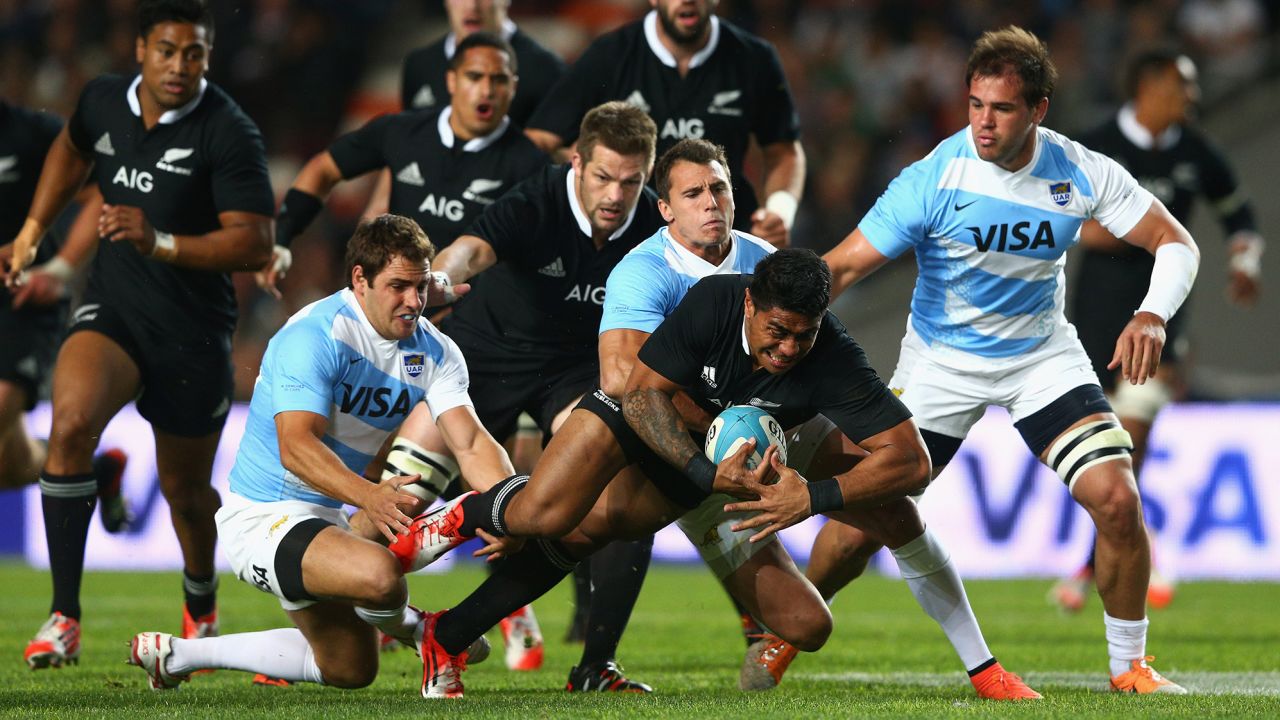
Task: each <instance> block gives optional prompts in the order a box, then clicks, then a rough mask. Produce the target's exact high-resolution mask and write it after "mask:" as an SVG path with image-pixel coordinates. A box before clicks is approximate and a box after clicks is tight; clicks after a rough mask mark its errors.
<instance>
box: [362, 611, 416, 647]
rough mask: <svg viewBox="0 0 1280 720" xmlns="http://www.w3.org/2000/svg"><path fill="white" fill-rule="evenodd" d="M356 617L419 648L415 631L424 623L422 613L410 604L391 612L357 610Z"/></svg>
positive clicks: (406, 643)
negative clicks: (415, 639)
mask: <svg viewBox="0 0 1280 720" xmlns="http://www.w3.org/2000/svg"><path fill="white" fill-rule="evenodd" d="M356 617H358V618H360V619H361V620H363V621H365V622H367V623H369V624H370V625H372V626H374V627H376V628H378V629H379V630H381V631H382V632H383V633H385V634H387V635H390V636H391V637H393V638H395V639H396V640H399V641H400V642H402V643H404V644H405V645H408V646H410V647H417V643H415V642H414V637H413V631H414V628H416V627H417V626H418V623H420V622H422V613H420V612H418V611H417V610H415V609H414V608H411V607H409V603H408V602H407V601H406V602H405V604H404V605H403V606H401V607H398V608H393V609H391V610H374V609H372V608H362V607H358V608H356Z"/></svg>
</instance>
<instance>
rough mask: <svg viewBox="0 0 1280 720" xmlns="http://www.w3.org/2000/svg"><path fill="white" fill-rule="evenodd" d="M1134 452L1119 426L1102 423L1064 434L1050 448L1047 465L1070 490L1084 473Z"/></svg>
mask: <svg viewBox="0 0 1280 720" xmlns="http://www.w3.org/2000/svg"><path fill="white" fill-rule="evenodd" d="M1132 450H1133V440H1132V439H1130V437H1129V433H1128V432H1126V431H1125V429H1124V428H1122V427H1120V424H1119V423H1116V422H1113V421H1111V420H1099V421H1097V422H1091V423H1086V424H1084V425H1081V426H1080V427H1077V428H1072V429H1071V430H1068V431H1066V432H1065V433H1063V434H1062V437H1060V438H1058V440H1057V441H1056V442H1054V444H1053V445H1052V446H1051V447H1050V448H1049V456H1048V464H1049V467H1050V468H1052V469H1053V471H1054V472H1056V473H1058V477H1060V478H1062V482H1064V483H1066V484H1067V489H1069V490H1070V489H1074V487H1075V483H1076V480H1078V479H1080V476H1081V475H1082V474H1084V471H1085V470H1088V469H1089V468H1091V467H1093V466H1094V465H1099V464H1101V463H1104V462H1110V461H1112V460H1119V459H1121V458H1123V457H1125V456H1127V455H1128V454H1129V453H1130V452H1131V451H1132Z"/></svg>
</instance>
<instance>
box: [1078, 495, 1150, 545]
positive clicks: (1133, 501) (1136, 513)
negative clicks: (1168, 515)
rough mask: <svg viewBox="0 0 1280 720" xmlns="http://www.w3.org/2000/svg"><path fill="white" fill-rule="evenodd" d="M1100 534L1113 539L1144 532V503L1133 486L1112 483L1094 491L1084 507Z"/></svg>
mask: <svg viewBox="0 0 1280 720" xmlns="http://www.w3.org/2000/svg"><path fill="white" fill-rule="evenodd" d="M1085 507H1086V509H1088V510H1089V514H1090V515H1092V516H1093V520H1094V523H1095V524H1096V525H1097V527H1098V532H1099V533H1101V534H1103V535H1106V536H1108V537H1111V538H1127V537H1131V536H1136V535H1137V534H1138V533H1140V532H1145V530H1144V529H1143V520H1142V499H1141V498H1140V497H1139V495H1138V490H1137V488H1136V487H1134V486H1133V485H1132V484H1131V483H1126V482H1112V483H1109V484H1108V485H1107V486H1106V487H1104V488H1099V489H1095V490H1094V491H1093V492H1091V493H1090V494H1089V496H1088V502H1087V503H1085Z"/></svg>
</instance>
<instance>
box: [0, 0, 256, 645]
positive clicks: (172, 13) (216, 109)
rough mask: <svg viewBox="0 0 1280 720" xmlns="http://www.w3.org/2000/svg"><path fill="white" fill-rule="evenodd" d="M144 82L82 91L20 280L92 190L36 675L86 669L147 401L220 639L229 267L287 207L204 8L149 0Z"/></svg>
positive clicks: (94, 84)
mask: <svg viewBox="0 0 1280 720" xmlns="http://www.w3.org/2000/svg"><path fill="white" fill-rule="evenodd" d="M138 16H139V34H138V39H137V59H138V62H139V63H140V64H141V65H142V72H141V75H139V76H138V77H136V78H128V77H120V76H111V75H106V76H102V77H99V78H97V79H95V80H93V81H91V82H90V83H89V84H88V85H87V86H86V87H85V89H84V91H83V93H81V96H80V100H79V104H78V105H77V107H76V111H75V114H74V115H73V116H72V117H71V120H70V121H69V122H68V123H67V127H66V128H65V129H63V131H62V132H61V134H59V136H58V138H57V139H56V140H55V141H54V143H53V146H52V147H51V149H50V151H49V155H48V157H47V158H46V160H45V164H44V171H43V173H42V175H41V178H40V183H39V185H38V186H37V189H36V195H35V199H34V202H33V203H32V206H31V211H30V214H29V215H28V217H27V220H26V224H25V225H24V227H23V229H22V231H20V233H19V235H18V238H17V240H16V242H15V249H14V258H13V261H14V269H17V270H21V269H22V268H23V267H25V266H26V265H27V264H29V263H30V262H31V260H32V259H33V257H34V256H35V254H36V252H37V250H38V247H39V241H40V238H41V236H42V235H43V234H44V229H45V228H47V227H48V225H49V223H50V222H52V220H53V218H54V217H55V216H56V215H57V214H58V212H59V211H60V210H61V209H62V208H63V207H64V206H66V204H67V203H68V202H69V201H70V200H71V198H72V196H73V195H74V194H75V192H76V191H77V190H78V189H79V188H80V186H81V185H83V184H84V182H85V180H86V179H89V178H92V179H93V180H94V181H95V182H97V184H98V187H99V188H100V189H101V192H102V195H103V198H104V201H105V203H104V205H103V209H102V214H101V217H100V218H99V222H98V233H99V235H100V236H101V237H102V239H103V242H101V243H99V246H98V253H97V256H96V257H95V259H94V265H93V270H92V275H91V278H90V284H89V288H88V290H87V291H86V294H85V298H84V303H83V304H82V305H81V306H80V307H79V309H78V310H77V311H76V313H75V316H74V319H73V324H72V326H71V329H70V335H69V336H68V337H67V339H66V341H65V342H64V343H63V347H62V350H61V351H60V353H59V355H58V362H57V365H56V366H55V369H54V382H53V386H54V391H53V429H52V432H51V436H50V444H49V456H48V459H47V461H46V462H45V466H44V471H43V472H42V473H41V477H40V488H41V493H42V495H43V506H44V521H45V526H46V528H47V531H46V537H47V540H48V543H49V559H50V567H51V570H52V575H53V585H54V598H53V606H52V614H51V616H50V619H49V621H48V622H47V623H46V624H45V626H44V628H42V629H41V631H40V633H39V634H38V635H37V636H36V638H35V639H34V640H33V641H32V643H31V644H30V645H29V646H28V648H27V653H26V656H27V660H28V662H29V663H30V664H31V665H32V666H33V667H44V666H48V665H60V664H64V663H68V662H74V661H75V660H76V657H77V655H78V652H79V634H80V633H79V622H78V620H79V617H80V602H79V590H80V577H81V573H82V569H83V564H84V545H85V534H86V531H87V528H88V524H89V520H90V517H91V514H92V512H93V507H94V493H95V491H96V482H95V480H94V476H93V475H92V474H90V470H91V465H90V463H91V460H92V456H93V451H94V448H95V447H96V446H97V442H98V437H99V435H100V434H101V431H102V428H103V427H105V426H106V424H107V422H108V421H109V420H110V419H111V418H112V417H113V416H114V415H115V414H116V412H118V411H119V409H120V408H121V407H123V406H124V404H125V403H127V402H129V401H131V400H134V399H135V398H136V399H137V407H138V411H139V413H140V414H141V415H142V416H143V417H144V418H146V419H147V420H148V421H149V422H150V423H151V426H152V429H153V431H154V434H155V442H156V464H157V469H158V474H159V480H160V487H161V490H162V491H163V493H164V496H165V498H166V500H167V501H168V503H169V506H170V509H171V514H172V518H173V524H174V530H175V532H176V534H177V536H178V542H179V544H180V545H181V546H182V550H183V556H184V565H185V568H184V575H183V586H184V594H185V597H186V603H185V604H184V607H183V631H184V634H185V635H188V636H190V635H198V634H209V633H212V632H216V630H217V614H216V605H215V600H214V598H215V595H214V593H215V590H216V587H217V579H216V576H215V574H214V558H213V554H214V544H215V541H216V535H215V528H214V520H213V515H214V512H215V511H216V510H217V509H218V506H219V498H218V495H217V493H216V492H215V491H214V490H213V488H212V486H211V485H210V484H209V479H210V478H209V476H210V472H211V470H212V464H213V458H214V453H215V450H216V449H217V445H218V439H219V436H220V435H221V431H222V425H223V423H224V421H225V420H226V414H227V410H228V409H229V408H230V405H231V392H232V373H231V366H230V350H231V333H232V331H233V330H234V329H235V320H236V308H235V296H234V294H233V292H232V286H231V279H230V277H229V275H228V273H229V272H231V271H235V270H257V269H258V268H260V267H262V266H263V265H265V264H266V262H267V260H268V258H269V257H270V250H271V215H272V210H273V199H272V194H271V185H270V181H269V179H268V176H267V165H266V156H265V153H264V150H263V144H262V137H261V135H260V134H259V132H258V130H257V128H256V127H255V126H254V124H253V122H252V121H251V120H250V119H249V118H248V117H247V116H245V114H244V113H243V112H242V111H241V110H240V108H239V107H238V106H237V105H236V104H235V102H234V101H233V100H232V99H231V98H230V97H228V96H227V94H226V93H225V92H223V91H222V90H221V89H220V88H218V87H217V86H215V85H213V84H211V83H208V82H207V81H206V80H205V78H204V75H205V73H206V72H207V70H208V67H209V65H208V63H209V51H210V47H211V45H212V40H213V21H212V17H211V15H210V14H209V12H208V10H207V9H206V8H205V6H204V4H203V3H201V2H198V1H197V0H144V1H143V2H142V3H140V7H139V10H138Z"/></svg>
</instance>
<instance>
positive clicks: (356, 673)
mask: <svg viewBox="0 0 1280 720" xmlns="http://www.w3.org/2000/svg"><path fill="white" fill-rule="evenodd" d="M316 666H317V667H319V668H320V676H321V677H323V678H324V684H325V685H328V686H330V687H336V688H343V689H344V690H359V689H360V688H366V687H369V686H370V685H372V684H373V681H374V679H376V678H377V677H378V659H377V656H374V658H373V661H372V662H371V663H369V662H352V661H351V660H349V659H347V658H334V659H332V660H322V659H320V658H319V657H317V658H316Z"/></svg>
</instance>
